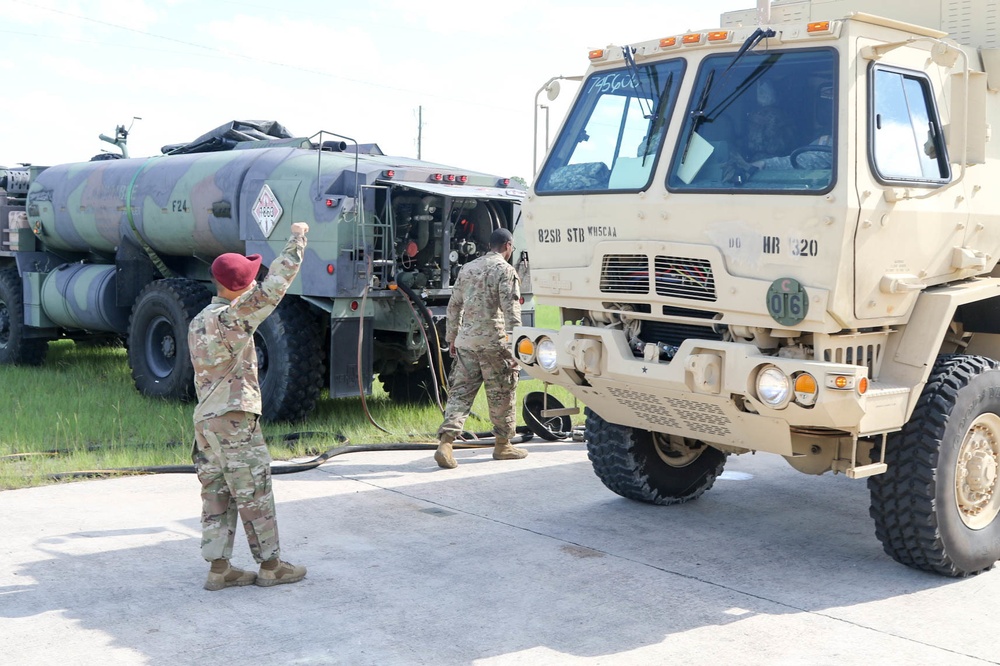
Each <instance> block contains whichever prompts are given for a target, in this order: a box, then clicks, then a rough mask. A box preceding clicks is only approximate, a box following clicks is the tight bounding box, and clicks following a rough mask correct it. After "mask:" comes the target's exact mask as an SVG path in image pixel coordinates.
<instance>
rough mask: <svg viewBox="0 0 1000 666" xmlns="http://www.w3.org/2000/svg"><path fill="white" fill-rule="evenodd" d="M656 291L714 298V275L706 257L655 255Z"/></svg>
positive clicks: (698, 299)
mask: <svg viewBox="0 0 1000 666" xmlns="http://www.w3.org/2000/svg"><path fill="white" fill-rule="evenodd" d="M656 293H657V294H659V295H660V296H672V297H674V298H690V299H692V300H696V301H714V300H715V276H714V275H712V263H711V262H710V261H708V260H707V259H688V258H685V257H662V256H660V257H656Z"/></svg>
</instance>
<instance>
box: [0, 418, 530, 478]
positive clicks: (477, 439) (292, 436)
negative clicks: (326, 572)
mask: <svg viewBox="0 0 1000 666" xmlns="http://www.w3.org/2000/svg"><path fill="white" fill-rule="evenodd" d="M517 432H519V433H521V434H520V435H519V436H518V437H514V438H512V439H511V443H513V444H519V443H521V442H526V441H528V440H530V439H531V438H532V434H531V431H530V429H528V428H527V427H525V426H519V427H518V428H517ZM330 435H332V436H333V437H334V438H335V439H337V441H338V445H337V446H334V447H332V448H330V449H328V450H326V451H324V452H323V453H321V454H320V455H318V456H316V457H315V458H313V459H311V460H306V461H304V462H299V463H281V464H275V463H273V462H272V463H271V474H272V475H273V474H295V473H296V472H305V471H308V470H311V469H316V468H317V467H319V466H320V465H322V464H324V463H325V462H327V461H329V460H330V459H331V458H336V457H337V456H342V455H344V454H347V453H368V452H372V451H434V450H436V449H437V447H438V445H437V444H436V443H435V444H423V443H408V442H393V443H389V444H356V445H352V446H349V445H348V444H349V442H350V440H349V439H348V438H347V437H345V436H344V435H341V434H339V433H326V432H293V433H289V434H287V435H285V436H284V437H282V441H283V442H292V441H297V440H299V439H304V438H306V437H312V436H330ZM428 437H431V435H428ZM434 437H436V435H435V436H434ZM495 441H496V440H495V438H494V437H493V433H490V432H484V433H470V432H463V433H462V436H461V438H460V439H456V440H455V442H454V447H455V448H456V449H476V448H488V447H491V446H493V445H494V444H495ZM59 453H60V451H58V450H53V451H38V452H30V453H14V454H8V455H5V456H2V457H0V460H3V459H14V458H22V457H28V456H34V455H51V456H57V455H59ZM195 473H196V470H195V467H194V465H153V466H143V467H117V468H113V469H90V470H78V471H75V472H58V473H54V474H47V475H46V476H45V478H47V479H50V480H53V481H62V480H64V479H83V478H93V477H98V476H121V475H124V474H134V475H144V474H195Z"/></svg>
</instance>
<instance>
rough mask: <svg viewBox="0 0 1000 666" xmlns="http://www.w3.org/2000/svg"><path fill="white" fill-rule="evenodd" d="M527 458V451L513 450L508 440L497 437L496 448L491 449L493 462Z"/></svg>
mask: <svg viewBox="0 0 1000 666" xmlns="http://www.w3.org/2000/svg"><path fill="white" fill-rule="evenodd" d="M527 457H528V452H527V451H525V450H524V449H517V448H514V447H513V446H511V445H510V440H508V439H501V438H499V437H497V443H496V446H494V447H493V460H520V459H521V458H527Z"/></svg>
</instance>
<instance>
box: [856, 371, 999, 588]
mask: <svg viewBox="0 0 1000 666" xmlns="http://www.w3.org/2000/svg"><path fill="white" fill-rule="evenodd" d="M998 415H1000V364H998V363H997V362H996V361H994V360H992V359H988V358H984V357H981V356H963V355H955V356H941V357H939V358H938V360H937V362H936V363H935V364H934V368H933V369H932V370H931V374H930V377H929V378H928V380H927V384H926V386H925V387H924V390H923V392H922V393H921V395H920V400H919V401H918V402H917V406H916V409H914V412H913V416H912V417H911V418H910V420H909V421H908V422H907V423H906V425H905V426H903V429H902V430H901V431H900V432H898V433H896V434H894V435H893V436H891V437H890V438H889V441H888V443H887V446H886V452H885V461H886V464H887V465H888V470H887V471H886V472H885V473H884V474H880V475H878V476H873V477H871V478H869V479H868V489H869V491H870V492H871V508H870V510H869V513H870V514H871V517H872V518H873V519H874V520H875V535H876V536H877V537H878V539H879V541H881V542H882V548H883V549H884V550H885V552H886V553H887V554H888V555H889V556H890V557H892V558H893V559H894V560H896V561H897V562H899V563H901V564H905V565H906V566H909V567H913V568H914V569H922V570H924V571H933V572H935V573H939V574H943V575H945V576H955V577H962V576H971V575H975V574H977V573H981V572H983V571H987V570H989V569H991V568H993V565H994V563H995V562H996V561H997V559H998V558H1000V520H998V519H997V514H998V511H1000V481H998V480H997V478H996V476H997V464H998V462H1000V460H998V459H1000V416H998ZM977 487H979V488H980V489H981V492H976V493H973V492H972V491H974V490H975V489H976V488H977ZM974 498H979V500H980V501H979V502H977V501H973V500H974Z"/></svg>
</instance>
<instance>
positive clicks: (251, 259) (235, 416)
mask: <svg viewBox="0 0 1000 666" xmlns="http://www.w3.org/2000/svg"><path fill="white" fill-rule="evenodd" d="M308 231H309V225H307V224H305V223H303V222H296V223H295V224H293V225H292V236H291V238H289V239H288V243H287V244H286V245H285V248H284V250H282V252H281V254H279V255H278V257H277V258H276V259H275V260H274V261H273V262H272V263H271V266H270V267H269V268H268V273H267V277H266V278H265V279H264V280H263V281H261V282H260V283H258V282H256V277H257V271H258V269H259V268H260V262H261V257H260V255H257V254H254V255H250V256H248V257H244V256H243V255H241V254H234V253H228V254H223V255H221V256H219V257H218V258H217V259H216V260H215V261H214V262H212V277H213V281H214V282H215V286H216V290H217V292H218V295H217V296H216V297H215V298H213V299H212V302H211V303H210V304H209V305H208V306H206V307H205V309H204V310H202V311H201V312H200V313H199V314H198V315H197V316H195V318H194V319H193V320H192V321H191V326H190V328H189V329H188V347H189V348H190V350H191V362H192V364H193V365H194V374H195V377H194V383H195V390H196V392H197V395H198V406H197V407H195V410H194V430H195V444H194V450H193V451H192V459H193V460H194V464H195V469H196V470H197V472H198V479H199V481H201V498H202V514H201V524H202V538H201V553H202V556H203V557H204V558H205V560H206V561H207V562H209V563H210V564H211V566H210V569H209V574H208V579H207V580H206V581H205V589H206V590H221V589H224V588H226V587H234V586H241V585H250V584H253V583H256V584H257V585H260V586H263V587H268V586H271V585H279V584H282V583H295V582H298V581H300V580H302V579H303V578H304V577H305V575H306V568H305V567H301V566H295V565H292V564H289V563H287V562H283V561H282V560H281V558H280V556H281V549H280V548H279V545H278V525H277V521H276V519H275V511H274V495H273V494H272V492H271V456H270V454H269V453H268V450H267V445H266V444H265V443H264V437H263V435H261V431H260V425H259V424H258V420H259V418H260V414H261V397H260V384H259V382H258V380H257V351H256V348H255V347H254V341H253V334H254V331H256V330H257V327H258V326H260V324H261V323H262V322H263V321H264V320H265V319H266V318H267V316H268V315H269V314H271V312H273V311H274V309H275V308H276V307H277V306H278V303H279V302H281V299H282V297H283V296H284V295H285V292H286V291H287V290H288V287H289V286H290V285H291V283H292V280H294V279H295V276H296V275H297V274H298V272H299V267H300V266H301V264H302V258H303V255H304V253H305V247H306V233H307V232H308ZM237 515H238V516H239V518H241V519H242V521H243V529H244V531H245V532H246V536H247V541H248V542H249V544H250V553H251V554H252V555H253V558H254V559H255V560H256V561H257V563H258V564H259V565H260V570H259V571H258V572H257V573H254V572H252V571H243V570H241V569H237V568H236V567H233V566H231V565H230V564H229V560H230V558H231V557H232V552H233V539H234V536H235V533H236V520H237Z"/></svg>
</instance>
